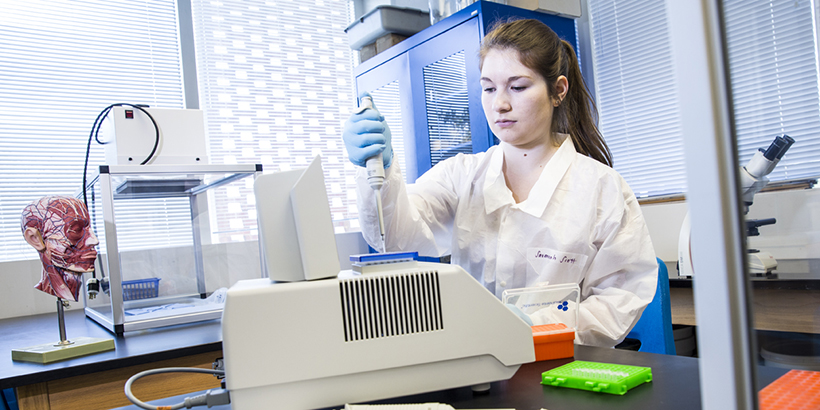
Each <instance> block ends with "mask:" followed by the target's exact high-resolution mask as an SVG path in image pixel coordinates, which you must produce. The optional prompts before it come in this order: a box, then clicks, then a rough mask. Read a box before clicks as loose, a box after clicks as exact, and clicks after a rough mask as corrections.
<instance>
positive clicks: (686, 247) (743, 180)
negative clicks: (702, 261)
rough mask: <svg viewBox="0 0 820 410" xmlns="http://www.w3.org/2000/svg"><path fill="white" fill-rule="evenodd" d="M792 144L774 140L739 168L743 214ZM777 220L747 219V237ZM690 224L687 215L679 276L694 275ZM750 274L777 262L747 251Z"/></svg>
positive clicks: (785, 138)
mask: <svg viewBox="0 0 820 410" xmlns="http://www.w3.org/2000/svg"><path fill="white" fill-rule="evenodd" d="M792 144H794V139H793V138H791V137H789V136H788V135H785V134H784V135H782V136H778V137H775V139H774V141H772V143H771V145H769V147H768V148H767V149H765V150H764V149H762V148H761V149H759V150H758V151H757V152H755V155H754V156H753V157H752V159H750V160H749V163H748V164H746V166H744V167H741V168H740V189H741V193H742V195H743V211H744V212H743V213H744V215H745V214H746V213H748V212H749V207H750V206H751V205H752V203H753V198H754V195H755V194H756V193H758V192H760V190H761V189H763V187H765V186H766V184H767V183H768V182H769V179H768V178H766V176H767V175H769V174H770V173H771V172H772V171H773V170H774V168H775V166H777V163H778V162H780V159H781V158H783V155H785V154H786V151H788V150H789V148H790V147H791V146H792ZM775 222H776V221H775V220H774V219H773V218H771V219H765V220H748V221H746V227H747V228H746V229H747V236H754V235H757V234H758V233H757V228H758V227H760V226H763V225H770V224H773V223H775ZM690 229H691V228H690V224H689V213H687V214H686V217H684V219H683V225H681V231H680V236H679V238H678V275H680V276H693V274H694V270H693V268H692V248H691V244H690V238H691V236H690V235H691V232H690ZM748 265H749V271H750V273H751V274H753V275H765V274H768V273H771V272H772V271H773V270H774V269H775V268H777V260H776V259H775V258H774V257H773V256H772V255H771V254H770V253H768V252H765V251H760V250H757V249H750V250H749V252H748Z"/></svg>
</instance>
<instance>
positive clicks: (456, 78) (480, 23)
mask: <svg viewBox="0 0 820 410" xmlns="http://www.w3.org/2000/svg"><path fill="white" fill-rule="evenodd" d="M510 18H535V19H538V20H541V21H543V22H544V23H546V24H547V25H548V26H550V27H551V28H552V29H553V30H554V31H555V32H556V33H558V35H559V36H560V37H561V38H563V39H564V40H567V41H568V42H569V43H570V44H573V45H576V44H577V41H576V36H575V21H574V20H572V19H568V18H564V17H559V16H554V15H550V14H544V13H539V12H534V11H530V10H523V9H519V8H516V7H511V6H506V5H503V4H499V3H493V2H488V1H478V2H476V3H473V4H472V5H470V6H469V7H467V8H465V9H464V10H461V11H459V12H458V13H455V14H453V15H452V16H450V17H448V18H446V19H444V20H442V21H440V22H438V23H436V24H435V25H433V26H430V27H429V28H427V29H425V30H423V31H421V32H419V33H417V34H416V35H414V36H413V37H410V38H408V39H406V40H404V41H402V42H401V43H399V44H397V45H395V46H393V47H391V48H390V49H388V50H386V51H385V52H383V53H381V54H378V55H376V56H375V57H373V58H371V59H370V60H367V61H365V62H364V63H362V64H361V65H359V66H358V67H356V69H355V70H354V76H355V80H356V92H357V95H358V94H360V93H362V92H364V91H367V92H369V93H370V94H371V95H373V100H374V102H375V104H376V107H377V108H378V109H379V111H381V112H382V114H383V115H384V116H385V118H386V119H387V122H388V124H389V125H390V129H391V132H392V134H393V149H394V152H395V160H396V161H398V162H399V163H400V164H401V167H402V170H404V175H405V176H406V178H407V182H413V181H415V180H416V178H418V176H419V175H421V174H423V173H424V172H426V171H427V170H428V169H430V168H431V167H432V166H433V165H435V164H436V163H438V162H439V161H441V160H443V159H445V158H449V157H451V156H454V155H456V154H457V153H459V152H464V153H475V152H482V151H485V150H487V149H488V148H489V147H490V146H491V145H493V144H494V143H495V137H494V136H493V135H492V132H491V131H490V128H489V126H488V125H487V121H486V119H485V117H484V112H483V110H482V108H481V86H480V85H479V76H480V72H479V69H478V63H479V58H478V50H479V47H480V46H481V39H482V38H483V37H484V34H485V33H487V32H488V31H489V30H491V29H492V26H493V24H494V23H495V22H497V21H500V20H508V19H510ZM576 49H577V47H576Z"/></svg>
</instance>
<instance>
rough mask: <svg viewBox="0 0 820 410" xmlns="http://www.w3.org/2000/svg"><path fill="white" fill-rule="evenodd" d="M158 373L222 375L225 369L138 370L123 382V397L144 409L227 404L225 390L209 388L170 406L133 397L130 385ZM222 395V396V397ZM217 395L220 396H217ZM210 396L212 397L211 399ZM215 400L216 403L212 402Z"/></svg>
mask: <svg viewBox="0 0 820 410" xmlns="http://www.w3.org/2000/svg"><path fill="white" fill-rule="evenodd" d="M160 373H205V374H214V375H224V374H225V371H223V370H213V369H201V368H198V367H165V368H160V369H151V370H146V371H144V372H139V373H137V374H135V375H133V376H131V378H129V379H128V381H126V382H125V397H128V400H130V401H131V403H134V405H136V406H137V407H139V408H142V409H146V410H160V409H161V410H176V409H182V408H188V409H190V408H191V407H194V406H208V407H211V406H212V405H214V404H227V403H229V402H230V400H228V399H227V394H228V393H227V390H222V389H215V390H209V391H208V392H207V393H206V394H203V395H199V396H195V397H186V398H185V401H184V402H182V403H177V404H174V405H171V406H154V405H151V404H148V403H145V402H142V401H140V400H139V399H138V398H136V397H134V394H133V393H132V392H131V385H132V384H133V383H134V382H135V381H137V380H139V379H141V378H143V377H145V376H150V375H153V374H160ZM223 395H224V397H222V396H223ZM217 396H220V397H219V398H217ZM212 398H214V399H213V400H212ZM213 402H217V403H213Z"/></svg>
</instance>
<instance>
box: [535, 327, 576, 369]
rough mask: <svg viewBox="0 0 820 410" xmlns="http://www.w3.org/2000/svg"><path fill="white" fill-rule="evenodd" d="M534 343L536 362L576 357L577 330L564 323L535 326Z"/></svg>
mask: <svg viewBox="0 0 820 410" xmlns="http://www.w3.org/2000/svg"><path fill="white" fill-rule="evenodd" d="M532 341H533V343H534V344H535V361H536V362H540V361H542V360H553V359H563V358H567V357H572V356H575V329H572V328H569V327H567V325H565V324H563V323H553V324H549V325H538V326H533V327H532Z"/></svg>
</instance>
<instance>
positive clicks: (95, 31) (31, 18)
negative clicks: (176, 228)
mask: <svg viewBox="0 0 820 410" xmlns="http://www.w3.org/2000/svg"><path fill="white" fill-rule="evenodd" d="M176 18H177V16H176V4H175V2H174V0H150V1H140V2H129V1H114V2H112V1H100V0H86V1H81V2H79V1H69V0H49V1H41V0H6V1H4V2H3V11H2V12H0V175H1V176H0V244H2V246H0V261H8V260H16V259H24V258H35V257H36V255H37V253H36V251H34V250H33V249H32V248H31V247H30V246H29V245H28V244H26V243H25V242H24V241H23V239H22V235H21V231H20V214H21V212H22V210H23V207H25V206H26V205H27V204H28V203H30V202H32V201H34V200H36V199H38V198H40V197H42V196H45V195H67V196H74V195H75V194H76V193H78V192H79V190H80V188H81V185H82V168H83V162H84V157H85V149H86V144H87V140H88V134H89V131H90V129H91V125H92V123H93V122H94V119H95V118H96V116H97V114H98V113H99V112H100V111H101V110H102V109H103V108H105V107H106V106H107V105H109V104H111V103H115V102H127V103H141V104H149V105H151V106H155V107H165V108H182V107H183V93H182V82H181V74H180V71H181V68H180V61H179V44H178V35H177V20H176ZM102 162H103V148H102V146H100V145H96V144H94V145H92V152H91V157H90V160H89V170H90V174H93V170H94V167H95V166H96V165H97V164H100V163H102ZM168 206H169V207H171V208H173V207H174V204H168ZM99 217H100V218H101V216H99ZM123 217H124V218H125V217H126V216H125V215H124V216H123ZM171 219H173V218H171ZM118 220H121V219H119V215H118ZM137 221H139V219H137ZM157 223H165V222H157ZM152 230H153V231H155V232H158V231H161V230H165V229H163V228H157V226H156V225H151V226H149V227H146V226H143V229H142V231H143V232H150V231H152ZM97 234H98V235H102V232H99V231H98V232H97ZM188 238H190V233H189V234H188ZM101 239H102V238H101ZM143 239H144V240H143V241H141V240H140V239H139V238H137V239H136V240H135V241H130V242H129V241H126V243H124V244H121V247H120V249H121V250H128V247H129V246H130V247H132V248H139V247H141V246H146V245H147V243H146V242H145V241H149V242H151V243H156V242H160V241H162V240H164V239H161V238H158V237H156V236H153V237H151V238H143ZM166 239H167V238H166ZM177 239H179V238H177ZM174 240H175V239H171V241H172V242H173V241H174ZM188 240H189V241H190V239H188ZM122 245H124V246H122Z"/></svg>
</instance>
